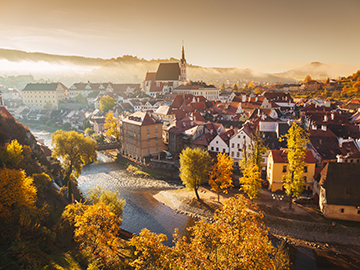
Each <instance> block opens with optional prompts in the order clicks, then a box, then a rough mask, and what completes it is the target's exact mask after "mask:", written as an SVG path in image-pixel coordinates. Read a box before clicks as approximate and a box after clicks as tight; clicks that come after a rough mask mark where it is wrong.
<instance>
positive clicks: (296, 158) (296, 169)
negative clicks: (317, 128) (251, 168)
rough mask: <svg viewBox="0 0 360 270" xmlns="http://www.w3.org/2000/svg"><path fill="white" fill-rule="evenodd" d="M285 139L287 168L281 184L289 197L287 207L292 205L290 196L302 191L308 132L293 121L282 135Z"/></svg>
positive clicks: (295, 195) (296, 195)
mask: <svg viewBox="0 0 360 270" xmlns="http://www.w3.org/2000/svg"><path fill="white" fill-rule="evenodd" d="M284 139H286V141H287V150H286V151H287V159H288V163H289V166H288V167H289V169H288V171H287V174H286V175H284V176H283V179H282V181H283V185H284V188H285V192H286V194H287V195H288V196H289V197H290V203H289V209H291V206H292V198H293V197H298V196H300V194H301V193H302V192H303V186H304V184H305V179H304V177H303V172H304V167H305V165H306V163H305V158H306V151H307V144H308V143H309V137H308V133H307V132H306V131H305V130H304V129H303V128H301V127H300V126H299V125H298V124H296V123H295V122H293V123H292V125H291V127H290V128H289V130H288V133H287V134H285V135H284V136H283V137H282V140H284Z"/></svg>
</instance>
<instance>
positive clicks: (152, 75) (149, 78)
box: [145, 72, 156, 81]
mask: <svg viewBox="0 0 360 270" xmlns="http://www.w3.org/2000/svg"><path fill="white" fill-rule="evenodd" d="M155 80H156V72H146V75H145V81H155Z"/></svg>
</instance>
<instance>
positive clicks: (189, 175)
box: [180, 147, 211, 200]
mask: <svg viewBox="0 0 360 270" xmlns="http://www.w3.org/2000/svg"><path fill="white" fill-rule="evenodd" d="M210 165H211V158H210V155H209V152H208V151H206V150H201V149H200V148H195V149H191V148H189V147H188V148H186V149H184V150H183V151H182V152H181V153H180V178H181V181H182V182H183V184H184V185H185V186H186V187H187V188H188V189H193V190H194V191H195V195H196V198H197V199H198V200H200V197H199V194H198V189H199V187H200V185H201V184H202V183H204V181H206V179H207V177H208V169H209V167H210Z"/></svg>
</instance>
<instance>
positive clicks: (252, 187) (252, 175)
mask: <svg viewBox="0 0 360 270" xmlns="http://www.w3.org/2000/svg"><path fill="white" fill-rule="evenodd" d="M242 173H243V177H241V178H239V183H240V184H242V186H241V188H240V189H241V190H243V191H244V192H245V193H246V194H247V195H248V196H249V198H250V200H253V199H254V198H257V197H259V195H260V190H261V177H260V170H259V168H258V166H257V165H256V164H255V163H248V164H247V166H246V167H245V168H243V171H242Z"/></svg>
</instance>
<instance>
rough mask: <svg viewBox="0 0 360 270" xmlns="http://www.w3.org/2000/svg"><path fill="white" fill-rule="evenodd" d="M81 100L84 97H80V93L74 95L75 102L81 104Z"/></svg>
mask: <svg viewBox="0 0 360 270" xmlns="http://www.w3.org/2000/svg"><path fill="white" fill-rule="evenodd" d="M83 99H84V97H83V95H82V94H81V93H78V94H77V95H76V97H75V100H76V101H77V102H82V101H83Z"/></svg>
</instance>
